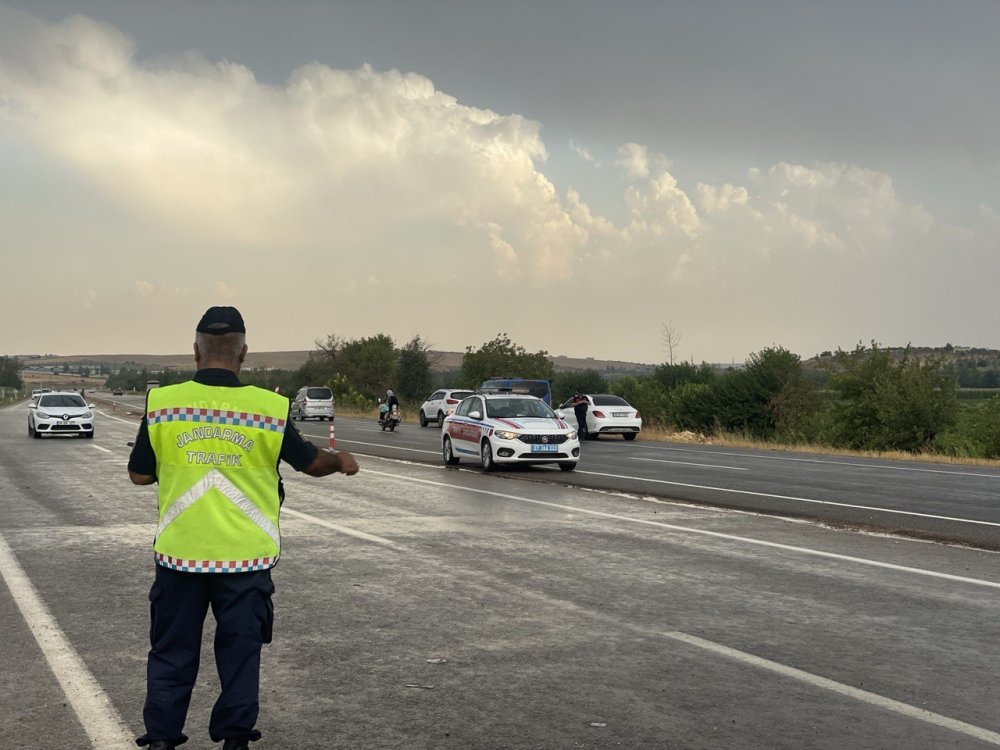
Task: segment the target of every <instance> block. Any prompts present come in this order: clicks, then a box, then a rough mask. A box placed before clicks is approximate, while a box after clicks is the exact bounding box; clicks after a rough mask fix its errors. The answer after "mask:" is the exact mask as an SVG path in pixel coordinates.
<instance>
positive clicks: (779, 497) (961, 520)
mask: <svg viewBox="0 0 1000 750" xmlns="http://www.w3.org/2000/svg"><path fill="white" fill-rule="evenodd" d="M577 473H578V474H590V475H591V476H595V477H608V478H610V479H630V480H632V481H633V482H653V483H655V484H668V485H670V486H672V487H688V488H690V489H694V490H712V491H713V492H731V493H733V494H735V495H752V496H754V497H773V498H775V499H776V500H794V501H796V502H799V503H815V504H817V505H833V506H836V507H838V508H856V509H858V510H871V511H876V512H878V513H895V514H896V515H900V516H917V517H918V518H933V519H934V520H935V521H956V522H958V523H974V524H978V525H980V526H997V527H1000V523H996V522H995V521H977V520H975V519H973V518H956V517H953V516H938V515H935V514H933V513H917V512H916V511H913V510H896V509H895V508H880V507H879V506H877V505H858V504H856V503H838V502H834V501H833V500H815V499H813V498H809V497H795V496H794V495H775V494H774V493H772V492H754V491H753V490H734V489H732V488H730V487H711V486H709V485H707V484H689V483H688V482H671V481H668V480H666V479H650V478H648V477H633V476H627V475H625V474H606V473H604V472H601V471H581V470H580V469H577Z"/></svg>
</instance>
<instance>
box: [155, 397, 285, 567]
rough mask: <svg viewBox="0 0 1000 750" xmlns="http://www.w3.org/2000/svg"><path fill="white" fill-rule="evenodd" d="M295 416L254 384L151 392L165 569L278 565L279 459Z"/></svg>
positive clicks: (160, 557) (159, 550) (158, 550)
mask: <svg viewBox="0 0 1000 750" xmlns="http://www.w3.org/2000/svg"><path fill="white" fill-rule="evenodd" d="M287 418H288V399H287V398H285V397H284V396H280V395H278V394H276V393H272V392H271V391H266V390H264V389H263V388H256V387H254V386H242V387H224V386H214V385H203V384H201V383H196V382H194V381H188V382H186V383H180V384H179V385H169V386H164V387H161V388H155V389H153V390H151V391H150V392H149V396H148V400H147V402H146V419H147V422H148V426H149V440H150V443H151V444H152V446H153V452H154V453H155V454H156V473H157V479H158V481H159V497H158V500H159V510H160V523H159V526H158V527H157V529H156V541H155V542H154V543H153V550H154V553H155V556H156V561H157V563H158V564H160V565H163V566H165V567H168V568H172V569H174V570H181V571H186V572H193V573H243V572H246V571H251V570H265V569H267V568H271V567H273V566H274V565H275V563H277V561H278V555H279V554H280V552H281V535H280V532H279V530H278V513H279V510H280V500H279V498H278V482H279V477H278V457H279V456H280V454H281V442H282V440H283V438H284V434H285V424H286V420H287Z"/></svg>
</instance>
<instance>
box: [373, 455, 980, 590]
mask: <svg viewBox="0 0 1000 750" xmlns="http://www.w3.org/2000/svg"><path fill="white" fill-rule="evenodd" d="M365 473H366V474H375V475H376V476H380V477H388V478H390V479H395V480H396V481H399V482H419V483H420V484H429V485H433V486H435V487H447V488H448V489H452V490H462V491H464V492H475V493H477V494H480V495H490V496H491V497H502V498H504V499H505V500H517V501H518V502H522V503H531V504H532V505H541V506H544V507H547V508H555V509H556V510H562V511H570V512H573V513H584V514H586V515H590V516H598V517H600V518H612V519H614V520H616V521H624V522H626V523H636V524H642V525H643V526H655V527H657V528H661V529H669V530H670V531H679V532H681V533H684V534H698V535H700V536H708V537H713V538H715V539H726V540H728V541H731V542H742V543H744V544H752V545H756V546H759V547H769V548H771V549H780V550H785V551H786V552H795V553H798V554H803V555H812V556H814V557H823V558H826V559H828V560H840V561H842V562H849V563H856V564H858V565H867V566H870V567H873V568H884V569H886V570H895V571H898V572H900V573H912V574H914V575H919V576H927V577H929V578H940V579H943V580H946V581H957V582H959V583H968V584H971V585H973V586H984V587H986V588H993V589H1000V581H987V580H984V579H981V578H966V577H965V576H956V575H952V574H951V573H939V572H937V571H935V570H924V569H922V568H911V567H908V566H906V565H896V564H894V563H886V562H880V561H878V560H866V559H864V558H862V557H851V556H850V555H841V554H838V553H836V552H824V551H823V550H816V549H809V548H808V547H796V546H795V545H791V544H781V543H780V542H768V541H764V540H762V539H751V538H750V537H745V536H736V535H735V534H724V533H722V532H721V531H709V530H707V529H696V528H692V527H690V526H677V525H675V524H672V523H664V522H663V521H651V520H649V519H647V518H630V517H629V516H620V515H618V514H617V513H606V512H604V511H600V510H588V509H586V508H578V507H576V506H573V505H565V504H563V503H550V502H547V501H545V500H534V499H532V498H530V497H520V496H518V495H508V494H506V493H503V492H491V491H490V490H480V489H477V488H474V487H463V486H462V485H458V484H447V483H446V482H435V481H434V480H431V479H418V478H417V477H400V476H399V475H397V474H390V473H388V472H382V471H374V470H372V469H366V470H365Z"/></svg>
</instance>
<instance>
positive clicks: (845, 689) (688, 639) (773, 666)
mask: <svg viewBox="0 0 1000 750" xmlns="http://www.w3.org/2000/svg"><path fill="white" fill-rule="evenodd" d="M657 632H659V634H660V635H662V636H664V637H666V638H670V639H672V640H675V641H680V642H681V643H686V644H688V645H689V646H695V647H696V648H700V649H703V650H705V651H709V652H711V653H713V654H717V655H719V656H723V657H725V658H727V659H732V660H734V661H738V662H742V663H744V664H749V665H751V666H753V667H756V668H758V669H763V670H766V671H768V672H774V673H775V674H779V675H782V676H783V677H790V678H791V679H793V680H798V681H799V682H804V683H806V684H808V685H812V686H813V687H817V688H820V689H822V690H829V691H830V692H832V693H838V694H840V695H845V696H847V697H848V698H853V699H854V700H857V701H861V702H862V703H867V704H869V705H872V706H876V707H878V708H882V709H885V710H886V711H892V712H894V713H897V714H901V715H903V716H906V717H908V718H911V719H917V720H919V721H923V722H926V723H928V724H934V725H936V726H939V727H944V728H945V729H950V730H951V731H953V732H958V733H959V734H964V735H967V736H969V737H975V738H976V739H977V740H982V741H983V742H989V743H990V744H992V745H1000V734H997V733H996V732H991V731H990V730H988V729H983V728H981V727H977V726H975V725H974V724H967V723H966V722H964V721H959V720H958V719H952V718H950V717H948V716H942V715H941V714H936V713H934V712H932V711H927V710H926V709H923V708H917V707H916V706H911V705H909V704H908V703H902V702H900V701H897V700H893V699H892V698H886V697H885V696H882V695H878V694H877V693H870V692H868V691H867V690H860V689H858V688H856V687H852V686H851V685H845V684H844V683H842V682H837V681H835V680H831V679H828V678H826V677H820V676H819V675H816V674H813V673H811V672H806V671H804V670H802V669H796V668H795V667H789V666H788V665H786V664H781V663H780V662H776V661H771V660H770V659H764V658H762V657H760V656H755V655H753V654H750V653H747V652H746V651H739V650H737V649H735V648H730V647H729V646H723V645H722V644H721V643H715V642H714V641H708V640H705V639H704V638H699V637H697V636H694V635H688V634H687V633H681V632H679V631H669V632H668V631H657Z"/></svg>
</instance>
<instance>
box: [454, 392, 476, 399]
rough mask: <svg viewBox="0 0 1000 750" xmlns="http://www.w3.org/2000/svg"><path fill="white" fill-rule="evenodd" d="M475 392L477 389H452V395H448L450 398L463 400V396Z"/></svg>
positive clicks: (465, 396) (466, 396)
mask: <svg viewBox="0 0 1000 750" xmlns="http://www.w3.org/2000/svg"><path fill="white" fill-rule="evenodd" d="M473 393H475V391H452V392H451V395H450V396H448V398H457V399H458V400H459V401H461V400H462V399H463V398H468V397H469V396H471V395H472V394H473Z"/></svg>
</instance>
